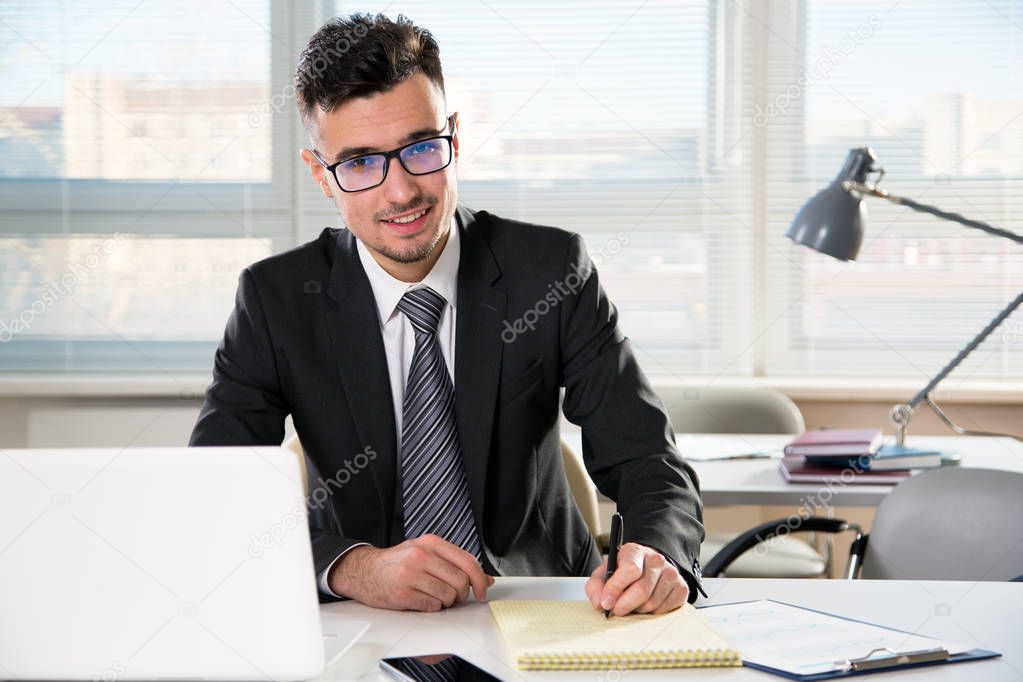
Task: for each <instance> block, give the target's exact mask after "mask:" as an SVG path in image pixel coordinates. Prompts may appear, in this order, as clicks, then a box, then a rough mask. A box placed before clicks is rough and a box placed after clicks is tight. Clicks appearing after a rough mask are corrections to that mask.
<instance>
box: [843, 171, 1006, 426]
mask: <svg viewBox="0 0 1023 682" xmlns="http://www.w3.org/2000/svg"><path fill="white" fill-rule="evenodd" d="M842 189H844V190H845V191H847V192H859V193H860V194H865V195H868V196H872V197H878V198H879V199H884V200H885V201H890V202H892V203H893V204H898V205H900V206H905V207H907V208H911V209H913V210H914V211H919V212H921V213H929V214H931V215H933V216H937V217H938V218H941V219H943V220H949V221H951V222H954V223H959V224H960V225H965V226H966V227H972V228H974V229H977V230H981V231H983V232H987V233H988V234H992V235H995V236H996V237H1005V238H1006V239H1011V240H1012V241H1014V242H1016V243H1017V244H1023V235H1019V234H1016V233H1015V232H1009V231H1008V230H1003V229H1001V228H999V227H995V226H994V225H989V224H987V223H984V222H981V221H979V220H972V219H970V218H967V217H965V216H961V215H959V214H958V213H951V212H949V211H943V210H941V209H940V208H938V207H937V206H930V205H928V204H921V203H920V202H919V201H915V200H913V199H908V198H906V197H900V196H898V195H895V194H891V193H889V192H887V191H885V190H883V189H881V188H880V187H878V186H877V184H876V183H875V185H874V186H873V187H871V186H870V185H865V184H863V183H862V182H855V181H852V180H844V181H842ZM1020 304H1023V293H1020V295H1019V296H1017V297H1016V298H1015V299H1014V300H1013V301H1011V302H1010V303H1009V305H1008V306H1006V308H1005V309H1004V310H1002V312H1000V313H998V315H996V316H995V318H994V319H993V320H991V321H990V322H988V324H987V326H986V327H984V329H982V330H981V331H980V333H979V334H977V335H976V336H975V337H973V340H972V341H970V342H969V343H968V344H966V346H965V347H964V348H963V349H962V350H961V351H959V353H958V354H957V355H956V356H955V357H954V358H952V360H951V362H949V363H948V364H947V365H945V367H944V368H942V370H941V371H940V372H938V374H937V375H935V377H934V378H933V379H931V380H930V381H929V382H928V383H927V385H926V386H924V387H923V389H922V390H921V391H920V392H919V393H917V394H916V395H915V396H913V399H912V400H910V401H909V402H908V403H904V404H900V405H896V406H895V407H893V408H892V411H891V416H890V418H891V421H892V424H894V425H895V440H896V442H897V443H898V444H899V445H905V442H906V430H907V428H908V427H909V421H910V419H912V417H913V411H914V410H915V409H916V408H917V406H918V405H919V404H920V403H921V402H923V401H924V400H926V401H927V402H928V404H930V405H932V406H933V401H932V400H931V398H930V393H931V391H933V390H934V387H935V386H937V385H938V384H939V383H941V382H942V381H943V380H944V379H945V377H947V376H948V375H949V374H950V373H951V372H952V370H954V369H955V368H956V367H958V366H959V363H961V362H962V361H963V360H964V359H965V358H966V356H967V355H969V354H970V353H972V352H973V351H974V350H975V349H976V348H977V346H979V345H980V344H981V343H982V342H983V341H984V339H986V338H987V337H988V336H989V335H990V334H991V332H993V331H994V330H995V329H996V328H997V327H998V325H1000V324H1001V323H1002V322H1004V321H1005V320H1006V318H1008V317H1009V315H1011V314H1012V313H1013V312H1015V310H1016V309H1017V308H1019V307H1020ZM939 415H940V416H942V417H944V414H942V413H940V411H939ZM992 435H994V434H992Z"/></svg>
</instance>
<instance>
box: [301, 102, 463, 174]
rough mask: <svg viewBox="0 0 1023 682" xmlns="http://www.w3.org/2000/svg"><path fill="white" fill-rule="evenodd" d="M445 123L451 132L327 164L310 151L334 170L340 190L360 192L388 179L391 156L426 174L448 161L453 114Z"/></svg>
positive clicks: (317, 157)
mask: <svg viewBox="0 0 1023 682" xmlns="http://www.w3.org/2000/svg"><path fill="white" fill-rule="evenodd" d="M447 127H448V130H449V133H450V134H448V135H438V136H436V137H431V138H427V139H425V140H418V141H416V142H411V143H409V144H407V145H405V146H404V147H399V148H398V149H392V150H391V151H389V152H381V153H379V154H363V155H362V156H356V157H353V158H351V159H345V160H343V161H338V162H337V163H332V164H329V165H328V164H327V162H326V161H324V160H323V159H322V158H320V154H319V152H317V151H316V150H315V149H312V150H310V152H311V153H312V155H313V157H314V158H315V159H316V160H317V161H319V162H320V165H321V166H323V167H324V168H325V169H327V170H328V171H330V172H331V174H333V176H334V179H335V180H336V181H337V186H338V187H340V188H341V191H342V192H362V191H364V190H367V189H373V188H374V187H376V186H378V185H382V184H383V182H384V180H386V179H387V169H388V168H389V167H390V165H391V159H398V163H400V164H401V167H402V168H404V169H405V171H406V172H407V173H409V174H410V175H429V174H430V173H436V172H437V171H439V170H443V169H445V168H447V167H448V166H449V165H451V158H452V156H453V154H452V142H451V139H452V138H453V137H454V136H455V117H454V116H453V115H452V116H448V126H447Z"/></svg>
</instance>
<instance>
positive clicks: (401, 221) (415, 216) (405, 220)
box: [383, 208, 430, 225]
mask: <svg viewBox="0 0 1023 682" xmlns="http://www.w3.org/2000/svg"><path fill="white" fill-rule="evenodd" d="M429 211H430V209H429V208H421V209H419V210H418V211H416V212H415V213H409V214H408V215H404V216H401V217H400V218H391V219H389V220H384V221H383V222H385V223H393V224H395V225H408V224H409V223H414V222H416V221H417V220H419V219H420V218H422V217H423V216H424V215H426V214H427V213H428V212H429Z"/></svg>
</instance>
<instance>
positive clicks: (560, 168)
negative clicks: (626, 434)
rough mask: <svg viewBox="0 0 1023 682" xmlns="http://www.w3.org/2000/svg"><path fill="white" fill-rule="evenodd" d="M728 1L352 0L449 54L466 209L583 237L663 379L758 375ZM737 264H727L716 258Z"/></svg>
mask: <svg viewBox="0 0 1023 682" xmlns="http://www.w3.org/2000/svg"><path fill="white" fill-rule="evenodd" d="M715 7H716V3H714V2H707V1H706V0H699V1H687V2H678V1H673V2H652V3H642V4H628V3H622V2H617V1H608V0H601V1H598V2H585V3H584V2H563V3H555V4H551V3H539V2H519V3H489V2H488V3H437V2H426V1H422V2H402V3H398V4H394V3H388V2H384V1H380V2H370V3H357V4H356V3H350V2H341V3H338V5H335V10H336V11H338V12H348V11H352V10H354V9H359V10H361V11H367V12H376V11H383V12H386V13H388V14H389V15H392V16H393V15H394V14H396V13H397V12H402V13H405V14H406V15H407V16H408V17H410V18H411V19H413V20H414V21H416V22H417V23H420V24H422V25H423V26H426V27H428V28H430V29H431V31H433V32H434V34H435V35H436V37H437V40H438V42H439V44H440V46H441V58H442V60H443V63H444V76H445V85H446V89H447V100H448V105H449V108H450V109H452V110H458V111H459V116H460V121H461V134H462V158H461V159H460V162H459V168H458V174H459V191H460V198H461V200H462V202H464V203H465V204H467V205H469V206H471V207H473V208H481V209H487V210H489V211H492V212H494V213H497V214H499V215H503V216H506V217H511V218H516V219H520V220H526V221H530V222H535V223H540V224H545V225H554V226H557V227H562V228H565V229H569V230H573V231H577V232H579V233H581V234H582V235H583V236H584V238H585V241H586V244H587V248H588V250H589V251H590V254H591V256H592V257H593V258H594V260H595V262H596V263H597V265H598V267H599V271H600V275H601V279H602V281H603V282H604V285H605V287H606V288H607V291H608V293H609V295H610V296H611V297H612V300H613V301H614V302H615V303H616V305H617V306H618V308H619V312H620V314H621V323H622V326H623V328H624V330H625V333H626V334H627V335H628V336H629V337H630V339H631V341H632V343H633V345H634V347H635V349H636V352H637V354H638V355H639V357H640V360H641V362H642V363H643V364H644V366H645V367H646V369H647V370H648V371H649V372H652V373H662V374H687V375H688V374H692V373H697V372H699V373H712V374H713V373H717V372H719V371H724V372H727V373H729V374H749V373H750V372H751V370H752V366H751V364H750V363H749V362H748V361H747V360H745V359H744V358H743V357H742V356H741V354H742V350H743V347H744V346H745V345H746V344H747V343H748V340H749V337H750V335H751V332H752V328H751V326H750V318H749V316H748V315H744V314H741V312H740V311H743V310H745V309H748V307H749V306H750V305H751V303H752V298H751V278H750V272H751V260H750V259H751V254H752V248H751V246H752V240H751V237H752V235H751V233H750V225H751V224H752V211H751V207H750V203H749V201H748V199H749V195H748V190H747V188H746V183H744V178H745V173H746V172H747V168H748V163H749V153H748V149H749V142H750V137H749V136H748V135H743V131H741V130H734V129H731V128H725V127H724V126H723V123H722V117H721V115H720V113H719V112H718V111H716V107H719V106H720V102H719V101H718V97H719V95H720V98H721V99H723V98H724V94H723V93H717V92H716V88H727V87H728V86H727V85H725V84H723V83H715V80H714V78H715V63H714V62H715V59H716V58H717V57H716V55H717V50H718V38H717V36H716V29H715V25H716V22H717V18H716V9H715ZM719 263H721V264H727V267H719V266H718V264H719Z"/></svg>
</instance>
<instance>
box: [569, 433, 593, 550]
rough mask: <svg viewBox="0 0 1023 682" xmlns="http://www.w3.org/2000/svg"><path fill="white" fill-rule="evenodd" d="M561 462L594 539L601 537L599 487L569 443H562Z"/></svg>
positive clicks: (576, 502)
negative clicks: (598, 501) (598, 502)
mask: <svg viewBox="0 0 1023 682" xmlns="http://www.w3.org/2000/svg"><path fill="white" fill-rule="evenodd" d="M561 462H562V464H563V466H564V467H565V476H566V478H568V487H569V488H570V489H571V490H572V497H573V498H574V499H575V506H576V507H578V508H579V513H580V514H582V517H583V521H585V522H586V526H587V527H588V528H589V529H590V535H592V536H593V538H594V539H598V538H599V536H600V531H601V528H600V507H599V505H598V504H597V487H596V486H595V485H594V484H593V481H592V480H591V479H590V475H589V474H588V473H586V467H585V465H584V464H583V460H582V457H581V456H580V455H579V454H578V453H577V452H575V451H574V450H573V449H572V448H571V447H569V445H568V443H566V442H565V441H564V440H562V441H561Z"/></svg>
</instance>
